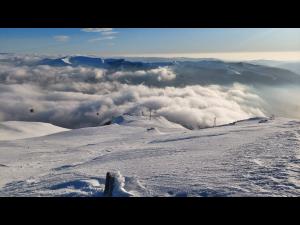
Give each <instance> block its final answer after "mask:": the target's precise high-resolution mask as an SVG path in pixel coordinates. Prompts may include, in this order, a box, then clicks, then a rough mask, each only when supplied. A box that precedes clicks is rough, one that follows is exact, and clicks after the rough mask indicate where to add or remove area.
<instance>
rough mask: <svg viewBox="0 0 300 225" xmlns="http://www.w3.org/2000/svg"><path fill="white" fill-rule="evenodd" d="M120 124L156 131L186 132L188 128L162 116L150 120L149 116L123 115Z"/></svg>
mask: <svg viewBox="0 0 300 225" xmlns="http://www.w3.org/2000/svg"><path fill="white" fill-rule="evenodd" d="M120 120H121V119H120V118H119V121H120ZM118 124H120V125H124V126H131V127H145V128H147V129H149V128H153V129H152V130H155V131H159V130H162V131H163V130H164V131H166V130H167V131H169V130H174V129H181V130H186V128H184V127H183V126H181V125H180V124H177V123H173V122H171V121H169V120H167V119H166V118H164V117H162V116H156V117H152V118H151V120H150V118H149V117H147V116H132V115H123V116H122V122H120V123H118Z"/></svg>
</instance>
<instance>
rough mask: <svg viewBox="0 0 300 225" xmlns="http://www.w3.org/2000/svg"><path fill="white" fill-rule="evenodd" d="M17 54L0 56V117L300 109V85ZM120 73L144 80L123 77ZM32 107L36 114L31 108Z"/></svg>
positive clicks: (187, 119)
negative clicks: (190, 81)
mask: <svg viewBox="0 0 300 225" xmlns="http://www.w3.org/2000/svg"><path fill="white" fill-rule="evenodd" d="M16 58H17V57H12V60H11V61H9V62H8V61H5V63H4V62H1V61H0V119H1V120H23V121H41V122H49V123H53V124H55V125H58V126H62V127H67V128H77V127H85V126H96V125H100V124H101V123H102V122H105V121H106V120H108V119H110V118H111V116H118V115H122V114H124V113H130V114H140V113H141V110H144V112H145V113H146V112H148V109H149V108H151V109H153V110H155V112H154V114H155V115H157V116H163V117H165V118H166V119H168V120H169V121H172V122H175V123H178V124H181V125H183V126H185V127H188V128H193V129H197V128H202V127H206V126H211V125H213V122H214V118H215V117H217V124H218V125H220V124H226V123H230V122H233V121H236V120H240V119H246V118H249V117H253V116H264V115H269V114H272V113H275V114H276V112H281V113H282V115H288V113H290V115H291V113H294V114H297V113H298V112H299V109H300V104H299V101H297V98H296V97H295V96H299V95H300V92H299V87H297V90H296V88H294V89H295V91H293V92H292V90H294V89H292V88H285V89H284V88H281V87H280V88H278V89H274V88H273V87H272V88H270V89H266V88H262V89H261V91H260V92H259V91H257V89H254V88H253V87H250V86H246V85H241V84H233V85H228V86H222V85H205V86H204V85H199V84H197V81H196V80H195V84H194V85H185V86H180V87H174V86H172V87H171V86H168V82H169V81H170V82H171V81H172V82H173V81H174V80H176V79H179V78H180V77H181V76H182V75H183V76H184V74H180V73H184V72H186V71H182V72H180V71H178V70H177V71H175V70H173V69H172V68H171V67H158V68H156V69H148V70H146V69H144V70H135V71H127V70H119V71H113V72H112V71H110V70H109V69H99V68H92V67H83V66H78V67H73V66H64V67H53V66H47V65H39V66H36V65H34V64H30V63H27V64H26V62H27V60H28V59H26V60H25V61H24V64H22V65H19V64H18V63H19V62H20V61H21V60H17V61H15V59H16ZM29 62H31V60H29ZM124 78H125V79H129V78H134V79H137V80H138V81H140V80H141V81H146V82H145V83H146V84H145V85H134V84H126V83H124V82H123V83H122V79H124ZM149 79H150V80H151V79H152V80H153V81H155V82H156V83H154V82H152V80H151V82H149ZM147 80H148V83H147ZM153 84H154V85H153ZM155 84H159V85H156V86H155ZM282 90H287V91H286V92H287V93H285V92H284V93H283V91H282ZM271 106H273V107H271ZM32 107H33V108H34V109H35V113H34V114H30V113H29V109H30V108H32ZM274 107H275V108H274ZM280 110H281V111H280ZM97 112H99V114H100V116H97ZM294 116H296V115H294ZM298 117H299V115H298Z"/></svg>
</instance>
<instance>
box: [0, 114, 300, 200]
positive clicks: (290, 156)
mask: <svg viewBox="0 0 300 225" xmlns="http://www.w3.org/2000/svg"><path fill="white" fill-rule="evenodd" d="M263 119H265V120H266V122H265V123H260V121H261V120H263ZM162 122H163V120H162V119H161V118H153V119H152V120H151V121H150V120H149V119H148V118H147V117H143V116H125V117H124V121H123V122H122V123H121V124H112V125H108V126H104V127H92V128H91V127H90V128H81V129H74V130H70V131H66V132H60V133H56V134H52V135H47V136H43V137H36V138H29V139H23V140H13V141H0V143H1V144H0V196H69V197H75V196H76V197H77V196H82V197H89V196H91V197H102V196H103V191H104V186H105V175H106V173H107V172H112V174H114V176H115V189H114V190H113V196H114V197H132V196H133V197H138V196H142V197H145V196H165V197H182V196H187V197H188V196H198V197H207V196H299V194H300V189H299V188H300V182H299V181H300V152H299V150H300V148H299V147H300V128H299V124H300V121H299V120H291V119H286V118H279V117H276V118H275V119H269V118H264V117H256V118H252V119H249V120H242V121H237V122H236V123H235V125H228V126H217V127H214V128H209V129H201V130H187V129H183V128H180V127H177V128H175V127H174V126H173V125H172V124H168V123H165V124H164V125H162V124H161V123H162ZM159 125H161V127H165V128H164V132H152V131H149V130H148V128H151V127H154V128H157V127H158V126H159ZM158 129H159V130H160V128H158Z"/></svg>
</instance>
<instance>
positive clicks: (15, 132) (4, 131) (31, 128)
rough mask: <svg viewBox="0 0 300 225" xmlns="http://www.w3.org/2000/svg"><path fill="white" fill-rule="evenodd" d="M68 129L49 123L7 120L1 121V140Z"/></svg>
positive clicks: (38, 135) (43, 134) (42, 134)
mask: <svg viewBox="0 0 300 225" xmlns="http://www.w3.org/2000/svg"><path fill="white" fill-rule="evenodd" d="M68 130H69V129H65V128H62V127H58V126H54V125H52V124H49V123H41V122H23V121H6V122H0V141H4V140H17V139H24V138H32V137H40V136H45V135H49V134H54V133H58V132H63V131H68Z"/></svg>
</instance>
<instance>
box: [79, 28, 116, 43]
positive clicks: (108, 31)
mask: <svg viewBox="0 0 300 225" xmlns="http://www.w3.org/2000/svg"><path fill="white" fill-rule="evenodd" d="M81 31H84V32H95V33H100V35H101V36H100V37H98V38H93V39H90V40H88V41H89V42H96V41H104V40H112V39H115V38H116V36H115V35H116V34H117V33H118V32H116V31H114V30H113V28H84V29H81Z"/></svg>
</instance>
